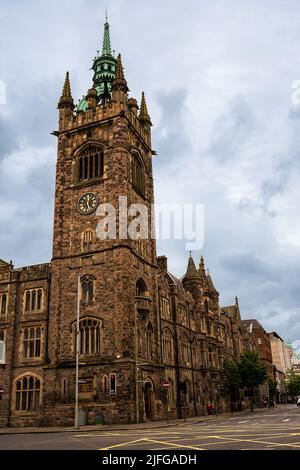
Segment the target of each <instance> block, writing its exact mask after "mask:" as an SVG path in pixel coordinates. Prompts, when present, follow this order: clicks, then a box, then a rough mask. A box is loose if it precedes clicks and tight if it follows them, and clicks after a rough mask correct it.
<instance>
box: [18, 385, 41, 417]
mask: <svg viewBox="0 0 300 470" xmlns="http://www.w3.org/2000/svg"><path fill="white" fill-rule="evenodd" d="M40 400H41V381H40V379H38V378H37V377H32V376H25V377H23V378H21V379H19V380H18V381H17V382H16V411H38V410H39V408H40Z"/></svg>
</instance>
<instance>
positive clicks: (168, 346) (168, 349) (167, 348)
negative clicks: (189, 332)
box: [162, 329, 174, 362]
mask: <svg viewBox="0 0 300 470" xmlns="http://www.w3.org/2000/svg"><path fill="white" fill-rule="evenodd" d="M162 356H163V361H164V362H173V359H174V347H173V336H172V333H171V331H170V330H169V329H166V330H164V332H163V334H162Z"/></svg>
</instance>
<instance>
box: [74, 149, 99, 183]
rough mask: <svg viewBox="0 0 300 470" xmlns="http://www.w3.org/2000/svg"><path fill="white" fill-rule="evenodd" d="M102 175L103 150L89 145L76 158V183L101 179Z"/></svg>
mask: <svg viewBox="0 0 300 470" xmlns="http://www.w3.org/2000/svg"><path fill="white" fill-rule="evenodd" d="M103 173H104V155H103V150H102V149H100V148H99V147H97V146H95V145H90V146H89V147H87V148H85V149H84V150H83V151H82V152H81V153H80V155H79V157H78V182H83V181H87V180H90V179H94V178H102V177H103Z"/></svg>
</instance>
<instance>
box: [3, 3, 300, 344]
mask: <svg viewBox="0 0 300 470" xmlns="http://www.w3.org/2000/svg"><path fill="white" fill-rule="evenodd" d="M105 8H108V14H109V22H110V26H111V39H112V45H113V48H114V49H115V50H116V52H119V51H120V52H121V53H122V56H123V62H124V67H125V73H126V78H127V80H128V84H129V87H130V90H131V95H132V96H135V97H137V98H138V99H139V98H140V95H141V92H142V90H144V91H145V92H146V96H147V101H148V108H149V111H150V114H151V117H152V121H153V124H154V128H153V147H154V149H155V150H156V151H157V153H158V157H157V158H155V162H154V169H155V185H156V202H157V203H174V202H185V203H197V204H204V205H205V243H204V247H203V249H202V250H201V251H197V252H195V253H194V257H195V261H197V262H198V261H199V258H200V256H201V254H204V256H205V259H206V266H207V267H208V268H209V269H210V272H211V274H212V276H213V279H214V282H215V285H216V287H217V289H218V290H219V291H220V293H221V303H222V305H228V304H231V303H232V302H233V299H234V296H235V295H238V297H239V299H240V306H241V310H242V315H243V318H254V317H255V318H257V319H258V320H260V321H261V322H262V323H263V325H264V327H265V328H266V329H267V330H276V331H277V332H278V333H279V334H280V335H282V336H283V337H284V338H285V339H286V340H288V339H290V340H297V339H300V304H299V286H300V236H299V232H300V212H299V204H300V187H299V183H298V182H299V178H300V104H297V103H296V102H295V103H293V100H292V93H293V89H292V87H293V84H294V83H295V82H296V81H297V80H300V3H299V1H298V0H295V1H293V0H286V1H284V2H283V1H282V0H278V1H276V0H272V1H271V0H270V1H265V2H261V1H260V0H257V1H256V0H248V1H241V0H236V1H234V0H223V1H222V0H215V1H214V0H206V1H205V0H159V1H158V0H152V1H151V2H148V1H146V0H143V1H141V0H106V1H104V0H64V1H63V2H62V1H60V0H43V1H40V0H26V1H24V0H1V5H0V80H1V81H2V83H5V85H6V104H5V105H3V104H2V105H0V258H3V259H5V260H10V259H11V258H13V262H14V264H15V266H21V265H29V264H35V263H40V262H47V261H49V260H50V258H51V239H52V213H53V192H54V175H55V159H56V140H55V138H54V137H53V136H51V135H50V133H51V132H52V131H53V130H55V129H56V128H57V110H56V106H57V101H58V98H59V96H60V94H61V89H62V85H63V80H64V75H65V72H66V70H70V74H71V79H72V91H73V96H74V98H75V97H76V100H77V99H79V98H80V97H81V96H82V95H83V94H85V93H86V91H87V89H88V88H89V87H90V84H91V79H92V74H91V71H90V70H89V69H90V67H91V65H92V59H93V57H94V56H95V54H96V51H97V49H101V47H102V34H103V23H104V16H105ZM0 89H1V87H0ZM0 96H1V94H0ZM158 251H159V254H163V253H164V254H166V255H167V256H168V258H169V269H170V271H171V272H173V273H174V274H176V275H178V276H181V275H182V274H183V273H184V271H185V268H186V263H187V257H188V253H187V251H186V248H185V245H184V243H183V242H173V243H170V242H165V241H164V242H160V243H159V244H158Z"/></svg>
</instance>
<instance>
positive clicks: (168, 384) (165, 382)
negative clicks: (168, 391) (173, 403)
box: [162, 379, 170, 388]
mask: <svg viewBox="0 0 300 470" xmlns="http://www.w3.org/2000/svg"><path fill="white" fill-rule="evenodd" d="M162 386H163V388H169V387H170V382H169V381H168V380H167V379H165V380H163V383H162Z"/></svg>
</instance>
